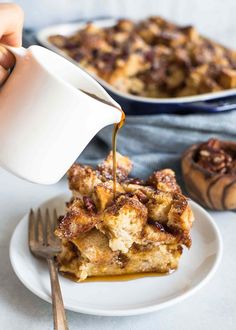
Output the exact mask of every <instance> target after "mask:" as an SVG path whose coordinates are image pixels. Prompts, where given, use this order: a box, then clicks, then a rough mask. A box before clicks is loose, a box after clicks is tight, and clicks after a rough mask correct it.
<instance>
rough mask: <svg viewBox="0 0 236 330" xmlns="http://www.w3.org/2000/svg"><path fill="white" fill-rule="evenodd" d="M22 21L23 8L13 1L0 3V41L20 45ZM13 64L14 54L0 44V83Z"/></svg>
mask: <svg viewBox="0 0 236 330" xmlns="http://www.w3.org/2000/svg"><path fill="white" fill-rule="evenodd" d="M23 22H24V13H23V10H22V9H21V8H20V7H19V6H18V5H16V4H13V3H1V4H0V43H2V44H6V45H8V46H13V47H20V46H21V42H22V28H23ZM14 64H15V57H14V55H13V54H12V53H11V52H9V51H8V50H7V49H6V48H5V47H3V46H0V85H2V84H3V83H4V82H5V80H6V79H7V77H8V75H9V69H11V68H12V67H13V66H14Z"/></svg>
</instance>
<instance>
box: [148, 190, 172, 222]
mask: <svg viewBox="0 0 236 330" xmlns="http://www.w3.org/2000/svg"><path fill="white" fill-rule="evenodd" d="M171 205H172V194H171V193H167V192H163V191H159V192H157V193H156V194H154V195H153V196H152V198H150V200H149V201H148V203H147V204H146V207H147V209H148V218H149V219H151V220H154V221H158V222H159V223H161V224H164V225H165V224H167V221H168V213H169V211H170V208H171Z"/></svg>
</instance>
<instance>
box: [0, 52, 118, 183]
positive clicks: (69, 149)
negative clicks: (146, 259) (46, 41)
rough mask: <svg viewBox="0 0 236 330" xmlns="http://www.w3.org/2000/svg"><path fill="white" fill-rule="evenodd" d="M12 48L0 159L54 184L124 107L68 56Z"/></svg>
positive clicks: (2, 96)
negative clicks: (13, 61) (11, 68)
mask: <svg viewBox="0 0 236 330" xmlns="http://www.w3.org/2000/svg"><path fill="white" fill-rule="evenodd" d="M9 49H10V51H11V52H12V53H13V54H14V55H15V57H16V65H15V67H14V69H13V72H12V73H11V74H10V77H9V78H8V80H7V81H6V83H5V84H4V85H3V87H2V88H1V89H0V165H1V166H2V167H4V168H6V169H7V170H8V171H10V172H12V173H14V174H15V175H17V176H19V177H21V178H24V179H26V180H29V181H32V182H36V183H42V184H52V183H55V182H57V181H58V180H59V179H60V178H61V177H62V176H63V175H64V174H65V173H66V171H67V170H68V168H69V167H70V166H71V165H72V164H73V162H74V161H75V160H76V158H77V157H78V156H79V155H80V153H81V152H82V151H83V149H84V148H85V147H86V145H87V144H88V142H89V141H90V140H91V139H92V138H93V137H94V135H95V134H96V133H97V132H98V131H99V130H101V129H102V128H103V127H105V126H107V125H110V124H113V123H118V122H119V121H120V119H121V111H120V110H119V109H117V108H119V105H118V104H117V103H116V102H115V101H114V100H113V99H112V98H111V97H110V96H109V95H108V94H107V93H106V91H105V90H104V89H103V88H102V87H101V86H100V85H99V84H98V83H97V82H96V81H95V80H94V79H93V78H92V77H91V76H89V75H88V74H87V73H85V72H84V71H83V70H81V69H79V68H78V67H77V66H76V65H74V64H72V63H71V62H69V61H68V60H66V59H65V58H63V57H61V56H59V55H57V54H55V53H53V52H52V51H49V50H47V49H46V48H43V47H40V46H31V47H29V48H28V49H24V48H10V47H9ZM81 90H83V91H85V92H87V93H91V94H94V95H96V96H97V97H98V98H100V99H103V100H104V101H106V102H109V103H110V104H111V105H108V104H105V103H103V102H101V101H99V100H98V99H96V98H93V97H91V96H89V95H88V94H86V93H83V92H82V91H81ZM112 105H114V106H112Z"/></svg>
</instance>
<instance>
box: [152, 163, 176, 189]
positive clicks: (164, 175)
mask: <svg viewBox="0 0 236 330" xmlns="http://www.w3.org/2000/svg"><path fill="white" fill-rule="evenodd" d="M147 183H148V184H150V185H151V186H154V187H155V188H156V189H159V190H164V191H176V192H179V193H181V189H180V186H179V185H178V184H177V182H176V178H175V172H174V171H172V170H171V169H169V168H167V169H164V170H161V171H156V172H154V173H153V174H152V175H151V176H150V177H149V178H148V181H147Z"/></svg>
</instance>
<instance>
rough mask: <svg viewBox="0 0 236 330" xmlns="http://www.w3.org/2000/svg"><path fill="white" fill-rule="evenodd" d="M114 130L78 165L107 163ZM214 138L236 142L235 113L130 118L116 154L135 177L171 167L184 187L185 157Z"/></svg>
mask: <svg viewBox="0 0 236 330" xmlns="http://www.w3.org/2000/svg"><path fill="white" fill-rule="evenodd" d="M33 43H34V44H35V43H36V39H35V33H34V31H30V30H27V31H24V45H25V46H29V45H30V44H33ZM134 111H135V109H134ZM112 129H113V128H112V127H111V126H110V127H106V128H105V129H103V130H102V131H100V132H99V133H98V134H97V136H96V137H95V138H94V139H93V140H92V141H91V142H90V144H89V145H88V146H87V148H86V149H85V150H84V152H83V153H82V154H81V155H80V157H79V159H78V161H79V162H81V163H86V164H90V165H95V164H97V163H98V162H99V161H101V160H102V159H104V157H106V155H107V153H108V152H109V151H110V150H111V139H112ZM211 137H216V138H219V139H223V140H231V141H236V110H235V111H231V112H224V113H218V114H203V113H199V114H190V115H177V114H160V115H151V116H150V115H148V116H130V117H128V118H126V123H125V125H124V127H123V128H122V129H121V130H120V132H119V134H118V138H117V150H118V151H119V152H120V153H122V154H124V155H127V156H129V157H130V158H131V159H132V160H133V162H134V169H133V172H132V175H133V176H135V177H141V178H145V177H147V176H148V175H149V174H150V173H151V172H152V171H154V170H157V169H161V168H166V167H170V168H172V169H174V170H175V171H176V174H177V179H178V181H179V182H180V183H181V182H182V180H181V168H180V158H181V155H182V153H183V152H184V150H185V149H186V148H187V147H189V146H190V145H191V144H193V143H199V142H202V141H206V140H207V139H209V138H211Z"/></svg>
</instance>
